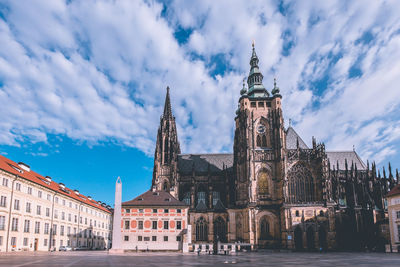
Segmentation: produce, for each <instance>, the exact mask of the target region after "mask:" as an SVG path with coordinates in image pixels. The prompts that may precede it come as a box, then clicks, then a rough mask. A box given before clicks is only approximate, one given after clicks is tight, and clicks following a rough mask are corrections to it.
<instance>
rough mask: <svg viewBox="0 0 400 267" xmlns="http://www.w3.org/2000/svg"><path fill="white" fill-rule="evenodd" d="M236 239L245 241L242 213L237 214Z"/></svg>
mask: <svg viewBox="0 0 400 267" xmlns="http://www.w3.org/2000/svg"><path fill="white" fill-rule="evenodd" d="M236 241H240V242H243V223H242V215H241V214H237V215H236Z"/></svg>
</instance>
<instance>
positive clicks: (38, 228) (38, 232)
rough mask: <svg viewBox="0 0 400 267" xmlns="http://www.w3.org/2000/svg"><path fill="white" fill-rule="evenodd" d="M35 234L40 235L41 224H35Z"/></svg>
mask: <svg viewBox="0 0 400 267" xmlns="http://www.w3.org/2000/svg"><path fill="white" fill-rule="evenodd" d="M35 234H40V222H35Z"/></svg>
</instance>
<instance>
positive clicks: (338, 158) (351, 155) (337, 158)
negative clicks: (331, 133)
mask: <svg viewBox="0 0 400 267" xmlns="http://www.w3.org/2000/svg"><path fill="white" fill-rule="evenodd" d="M326 155H327V156H328V159H329V162H330V163H331V169H333V167H335V169H336V168H337V167H336V166H337V163H339V170H345V169H346V163H345V162H346V160H347V164H348V169H350V168H351V163H352V162H353V163H354V164H356V165H357V170H365V169H366V168H367V167H366V166H365V164H364V162H363V161H362V160H361V158H360V157H359V156H358V155H357V153H356V152H355V151H353V150H351V151H327V152H326Z"/></svg>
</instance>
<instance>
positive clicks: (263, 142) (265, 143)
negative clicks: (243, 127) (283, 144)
mask: <svg viewBox="0 0 400 267" xmlns="http://www.w3.org/2000/svg"><path fill="white" fill-rule="evenodd" d="M261 146H262V147H267V137H266V136H265V134H264V135H263V136H262V144H261Z"/></svg>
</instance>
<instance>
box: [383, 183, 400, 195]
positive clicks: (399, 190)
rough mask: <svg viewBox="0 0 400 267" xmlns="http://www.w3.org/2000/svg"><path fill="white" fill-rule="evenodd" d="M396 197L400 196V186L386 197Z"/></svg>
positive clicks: (394, 188)
mask: <svg viewBox="0 0 400 267" xmlns="http://www.w3.org/2000/svg"><path fill="white" fill-rule="evenodd" d="M396 195H400V184H398V185H396V186H395V187H393V188H392V190H390V191H389V193H388V194H387V195H386V196H387V197H393V196H396Z"/></svg>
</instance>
